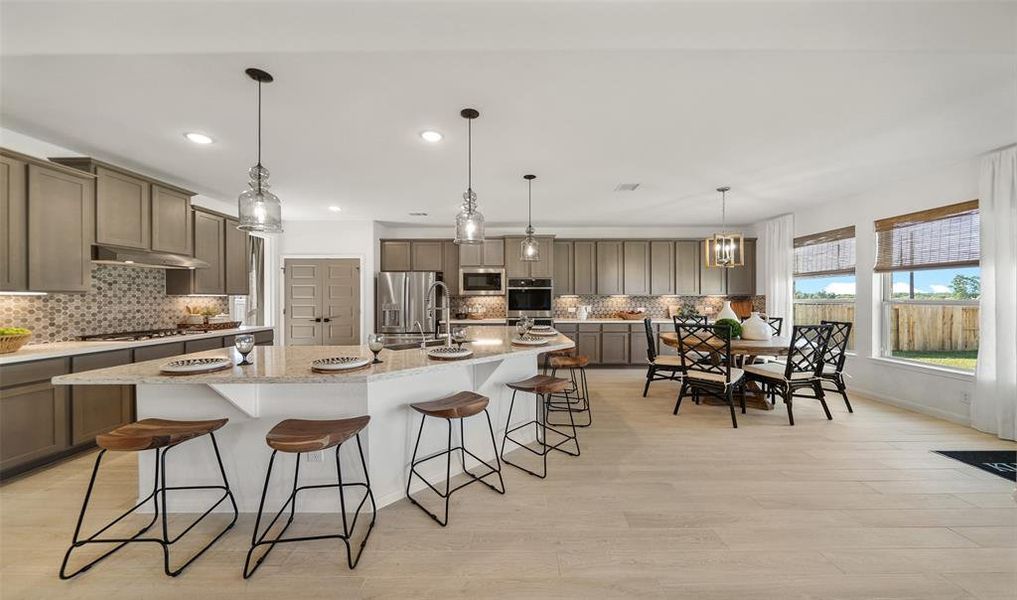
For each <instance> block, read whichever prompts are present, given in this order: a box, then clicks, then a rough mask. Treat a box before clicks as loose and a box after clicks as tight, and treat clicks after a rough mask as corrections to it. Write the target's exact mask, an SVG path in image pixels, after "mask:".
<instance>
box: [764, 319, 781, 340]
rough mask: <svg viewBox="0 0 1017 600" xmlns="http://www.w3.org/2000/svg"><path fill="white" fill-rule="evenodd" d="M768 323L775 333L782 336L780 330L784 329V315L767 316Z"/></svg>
mask: <svg viewBox="0 0 1017 600" xmlns="http://www.w3.org/2000/svg"><path fill="white" fill-rule="evenodd" d="M766 324H767V325H769V326H770V329H772V330H773V335H775V336H777V337H780V332H781V331H783V330H784V317H767V318H766Z"/></svg>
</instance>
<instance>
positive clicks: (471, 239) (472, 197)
mask: <svg viewBox="0 0 1017 600" xmlns="http://www.w3.org/2000/svg"><path fill="white" fill-rule="evenodd" d="M459 116H461V117H462V118H464V119H466V144H467V149H466V191H465V192H463V207H462V210H460V211H459V214H458V215H456V237H455V240H454V242H455V243H456V244H482V243H484V215H482V214H480V210H478V209H477V194H476V192H474V191H473V119H476V118H477V117H479V116H480V113H479V112H477V110H476V109H475V108H464V109H463V110H461V111H460V112H459Z"/></svg>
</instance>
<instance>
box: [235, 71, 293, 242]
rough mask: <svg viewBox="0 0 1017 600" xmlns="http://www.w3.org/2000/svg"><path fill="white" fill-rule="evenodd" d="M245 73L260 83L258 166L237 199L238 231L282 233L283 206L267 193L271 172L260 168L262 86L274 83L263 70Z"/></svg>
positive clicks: (248, 172) (252, 168)
mask: <svg viewBox="0 0 1017 600" xmlns="http://www.w3.org/2000/svg"><path fill="white" fill-rule="evenodd" d="M244 72H245V73H247V76H248V77H250V78H251V79H253V80H255V81H257V82H258V163H257V164H256V165H254V166H253V167H251V168H250V170H248V171H247V175H248V176H249V177H250V178H251V180H250V181H249V182H247V186H248V188H249V189H246V190H244V191H243V192H242V193H241V194H240V197H239V198H238V199H237V205H238V206H237V211H238V212H237V214H238V215H239V216H240V224H239V225H237V229H241V230H243V231H260V232H262V233H282V231H283V228H282V204H281V203H280V202H279V197H278V196H276V195H275V194H273V193H272V192H270V191H268V187H269V184H268V177H269V172H268V169H266V168H265V167H264V166H262V164H261V84H263V83H271V82H272V76H271V75H270V74H269V73H267V72H265V71H262V70H261V69H254V68H250V69H246V70H245V71H244Z"/></svg>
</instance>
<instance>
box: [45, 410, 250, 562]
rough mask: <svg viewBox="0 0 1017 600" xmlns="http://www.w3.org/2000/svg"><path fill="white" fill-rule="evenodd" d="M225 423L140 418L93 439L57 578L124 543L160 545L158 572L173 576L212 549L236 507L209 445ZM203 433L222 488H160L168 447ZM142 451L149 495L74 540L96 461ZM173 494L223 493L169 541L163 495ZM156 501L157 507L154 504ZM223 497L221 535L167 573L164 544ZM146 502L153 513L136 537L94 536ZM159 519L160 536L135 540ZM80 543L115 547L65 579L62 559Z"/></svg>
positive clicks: (96, 469)
mask: <svg viewBox="0 0 1017 600" xmlns="http://www.w3.org/2000/svg"><path fill="white" fill-rule="evenodd" d="M227 421H228V419H215V420H210V421H171V420H168V419H142V420H141V421H137V422H134V423H129V424H127V425H122V426H120V427H117V428H116V429H114V430H113V431H110V432H109V433H104V434H101V435H98V436H96V438H95V443H96V445H98V446H99V448H101V450H100V451H99V456H97V457H96V458H95V466H94V467H93V468H92V478H91V479H90V480H89V481H88V489H87V491H86V492H85V501H84V502H83V503H82V505H81V514H79V515H78V524H77V526H76V527H75V528H74V538H73V540H72V542H71V547H70V548H68V549H67V553H66V554H64V561H63V563H62V564H61V565H60V579H70V578H71V577H74V576H75V575H78V574H79V573H83V572H85V571H87V570H89V569H91V568H92V567H93V566H94V565H95V564H96V563H98V562H99V561H101V560H102V559H104V558H106V557H107V556H109V555H111V554H113V553H114V552H116V551H117V550H119V549H121V548H123V547H124V546H126V545H127V544H130V543H133V542H147V543H155V544H159V546H161V547H162V556H163V572H164V573H166V575H169V576H170V577H176V576H177V575H179V574H180V573H182V572H183V570H184V569H186V568H187V566H188V565H190V564H191V563H192V562H194V561H195V560H196V559H197V558H198V557H199V556H201V555H202V554H204V553H205V551H206V550H208V549H209V548H211V547H212V544H215V543H216V542H217V541H218V540H219V538H221V537H222V536H223V535H224V534H225V533H226V532H227V531H229V530H230V529H231V528H232V527H233V525H234V524H235V523H236V522H237V503H236V501H235V500H234V498H233V492H232V491H230V485H229V482H228V481H227V480H226V470H225V469H223V466H222V457H221V456H220V455H219V446H218V445H217V444H216V443H215V434H214V433H213V432H214V431H216V430H218V429H220V428H221V427H222V426H223V425H225V424H226V423H227ZM204 435H207V436H208V438H209V440H211V442H212V450H213V452H214V453H215V460H216V463H217V464H218V465H219V473H220V475H222V485H201V486H174V487H167V486H166V454H168V453H169V451H170V450H171V449H173V448H174V447H176V446H178V445H179V444H182V443H184V442H186V441H188V440H192V439H195V438H199V437H202V436H204ZM145 450H155V484H154V486H153V488H152V493H151V494H149V495H148V496H147V497H146V498H145V499H144V500H142V501H141V502H138V503H137V504H135V505H134V507H133V508H131V509H130V510H128V511H127V512H125V513H124V514H122V515H120V516H119V517H117V518H116V519H114V520H113V521H111V522H110V523H109V524H107V525H106V526H105V527H103V528H102V529H100V530H98V531H96V532H95V533H93V534H92V535H90V536H89V537H87V538H85V539H80V537H79V536H80V535H81V524H82V522H83V521H84V519H85V512H86V510H87V509H88V501H89V499H90V498H91V497H92V490H93V489H94V487H95V479H96V476H97V475H98V474H99V464H100V463H101V462H102V458H103V456H105V455H106V452H109V451H114V452H117V451H119V452H142V451H145ZM176 490H223V495H222V497H221V498H219V500H217V501H216V502H215V504H213V505H212V507H211V508H209V509H208V510H206V511H205V512H204V513H203V514H202V515H201V516H200V517H198V518H197V520H195V521H194V522H193V523H191V524H190V525H188V526H187V528H185V529H184V530H183V531H181V532H180V533H179V534H177V535H175V536H173V537H170V535H169V527H168V524H167V519H166V513H167V510H166V492H168V491H176ZM160 497H161V499H162V504H161V506H160ZM227 498H228V499H229V501H230V504H232V505H233V520H232V521H230V524H229V525H227V526H226V527H225V528H224V529H223V530H222V531H220V532H219V534H218V535H216V536H215V538H213V539H212V541H211V542H209V543H208V544H207V545H205V546H204V547H203V548H202V549H201V550H199V551H198V552H197V553H195V554H194V555H193V556H191V558H189V559H188V560H187V562H185V563H184V564H183V565H181V566H180V567H179V568H177V569H175V570H174V569H170V552H169V549H170V546H172V545H173V544H175V543H176V542H177V541H179V540H180V538H182V537H184V536H185V535H186V534H187V533H188V532H189V531H190V530H191V529H193V528H194V526H195V525H197V524H198V523H200V522H201V520H202V519H204V518H205V517H207V516H208V514H209V513H211V512H212V511H213V510H215V508H216V507H218V506H219V505H220V504H222V502H223V501H224V500H226V499H227ZM149 500H152V501H153V503H154V507H155V508H154V510H153V515H152V520H151V521H149V523H148V524H147V525H145V526H144V527H142V528H141V529H140V530H138V532H137V533H135V534H134V535H132V536H131V537H128V538H124V537H118V538H101V539H97V538H99V536H100V535H102V534H103V533H105V532H106V531H107V530H109V529H110V528H111V527H113V526H114V525H116V524H117V523H119V522H120V521H122V520H123V519H124V518H126V517H127V515H129V514H131V513H133V512H134V511H136V510H137V509H139V508H141V507H142V506H143V505H145V504H146V503H148V501H149ZM160 516H161V517H162V535H161V536H160V537H140V536H141V535H142V534H143V533H145V532H146V531H148V530H149V529H151V528H152V526H153V525H155V522H156V521H157V520H158V519H159V517H160ZM86 544H116V546H115V547H114V548H113V549H112V550H109V551H108V552H106V553H105V554H103V555H102V556H100V557H99V558H97V559H95V560H93V561H92V562H90V563H88V564H87V565H85V566H83V567H81V568H80V569H78V570H77V571H74V572H73V573H71V574H70V575H68V574H67V561H68V560H69V559H70V557H71V553H72V552H73V551H74V550H75V549H76V548H80V547H82V546H84V545H86Z"/></svg>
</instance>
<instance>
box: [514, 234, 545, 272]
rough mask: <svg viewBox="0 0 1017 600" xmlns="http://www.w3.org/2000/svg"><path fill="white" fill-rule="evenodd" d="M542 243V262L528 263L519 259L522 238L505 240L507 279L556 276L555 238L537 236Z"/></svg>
mask: <svg viewBox="0 0 1017 600" xmlns="http://www.w3.org/2000/svg"><path fill="white" fill-rule="evenodd" d="M537 241H538V242H539V243H540V260H536V261H528V260H522V259H521V258H520V257H519V250H520V246H521V244H522V242H523V237H522V236H512V237H507V238H505V255H504V256H505V277H508V278H514V277H515V278H518V277H545V278H546V277H552V276H553V275H554V238H553V237H551V236H537Z"/></svg>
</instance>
